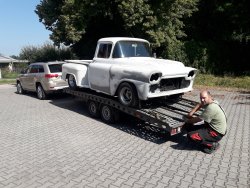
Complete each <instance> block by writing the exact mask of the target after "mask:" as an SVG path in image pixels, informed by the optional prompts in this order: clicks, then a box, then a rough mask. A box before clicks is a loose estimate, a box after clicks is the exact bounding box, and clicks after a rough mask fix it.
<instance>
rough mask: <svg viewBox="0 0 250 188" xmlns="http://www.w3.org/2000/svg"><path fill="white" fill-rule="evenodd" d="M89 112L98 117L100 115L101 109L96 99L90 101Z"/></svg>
mask: <svg viewBox="0 0 250 188" xmlns="http://www.w3.org/2000/svg"><path fill="white" fill-rule="evenodd" d="M88 112H89V114H90V116H91V117H94V118H97V117H99V116H100V111H99V109H98V103H97V102H94V101H91V100H90V101H88Z"/></svg>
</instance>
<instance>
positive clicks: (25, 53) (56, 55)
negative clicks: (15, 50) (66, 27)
mask: <svg viewBox="0 0 250 188" xmlns="http://www.w3.org/2000/svg"><path fill="white" fill-rule="evenodd" d="M75 58H77V57H76V55H75V54H74V53H73V52H72V51H71V49H70V48H67V47H61V48H57V47H55V46H54V45H53V44H51V43H45V44H44V45H42V46H40V47H37V46H26V47H23V48H22V49H21V53H20V55H19V59H24V60H28V61H29V62H30V63H34V62H46V61H56V60H65V59H75Z"/></svg>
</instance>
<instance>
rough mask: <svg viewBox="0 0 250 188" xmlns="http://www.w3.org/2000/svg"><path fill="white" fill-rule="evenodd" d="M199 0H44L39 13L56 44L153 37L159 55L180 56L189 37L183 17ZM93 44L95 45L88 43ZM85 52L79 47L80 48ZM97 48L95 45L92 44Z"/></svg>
mask: <svg viewBox="0 0 250 188" xmlns="http://www.w3.org/2000/svg"><path fill="white" fill-rule="evenodd" d="M196 2H197V0H164V1H160V0H126V1H125V0H106V1H101V0H85V1H81V0H65V1H54V0H44V1H41V3H40V4H39V5H37V8H36V13H37V14H38V16H39V18H40V21H41V22H42V23H43V24H44V25H45V26H46V28H47V29H49V30H50V31H52V34H51V39H52V40H53V41H54V43H55V44H56V45H59V44H60V43H63V44H65V45H73V47H75V49H77V48H78V49H79V48H81V46H83V45H84V43H88V41H91V42H92V45H93V40H94V41H95V42H94V45H95V44H96V41H97V39H99V38H101V37H107V36H132V37H141V38H146V39H148V40H150V42H151V43H152V46H153V48H155V49H156V50H158V52H159V55H160V56H163V57H170V58H174V59H178V58H179V57H180V54H181V52H180V51H181V49H182V47H183V44H182V42H181V39H182V38H183V37H185V33H184V30H183V27H184V23H183V21H182V19H183V18H186V17H189V16H191V15H192V12H193V11H195V10H196V8H195V7H196V6H195V5H196ZM87 46H88V48H91V47H90V46H91V45H87ZM76 51H77V52H78V54H80V55H81V56H84V52H83V53H82V54H81V53H80V52H79V50H76ZM92 51H93V47H92Z"/></svg>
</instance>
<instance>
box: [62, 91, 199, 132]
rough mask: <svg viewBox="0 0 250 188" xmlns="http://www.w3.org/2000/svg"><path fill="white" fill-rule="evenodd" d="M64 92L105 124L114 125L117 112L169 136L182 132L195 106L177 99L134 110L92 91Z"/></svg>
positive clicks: (192, 103) (190, 102) (188, 101)
mask: <svg viewBox="0 0 250 188" xmlns="http://www.w3.org/2000/svg"><path fill="white" fill-rule="evenodd" d="M64 92H65V93H67V94H70V95H73V96H76V97H79V98H80V99H81V100H83V101H84V102H86V103H87V107H88V112H89V114H90V115H91V116H92V117H95V118H97V117H99V116H101V119H102V120H103V121H104V122H106V123H114V122H115V121H116V120H118V117H119V113H118V111H120V112H123V113H126V114H129V115H131V116H134V117H136V118H139V119H141V120H143V121H144V122H146V123H148V124H149V125H151V126H154V127H157V128H160V129H162V130H164V131H167V132H169V133H170V135H171V136H172V135H175V134H178V133H180V132H181V131H182V126H183V124H184V119H185V115H187V113H188V112H190V111H191V109H192V108H193V107H194V106H195V105H196V104H197V102H195V101H192V100H189V99H185V98H179V99H178V100H176V99H174V100H172V99H169V100H164V102H161V103H158V102H156V103H152V104H148V105H145V106H143V107H142V108H139V109H136V108H131V107H127V106H124V105H122V104H121V103H119V102H118V101H116V100H115V99H114V98H112V97H109V96H106V95H102V94H100V93H97V92H93V91H88V90H72V89H70V88H65V89H64ZM162 101H163V100H162ZM117 110H118V111H117ZM199 113H200V111H198V112H197V113H196V114H195V115H199Z"/></svg>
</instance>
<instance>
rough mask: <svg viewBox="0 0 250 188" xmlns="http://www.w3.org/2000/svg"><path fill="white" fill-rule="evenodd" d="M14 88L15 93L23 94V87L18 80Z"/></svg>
mask: <svg viewBox="0 0 250 188" xmlns="http://www.w3.org/2000/svg"><path fill="white" fill-rule="evenodd" d="M16 89H17V93H18V94H24V93H25V91H24V89H23V87H22V85H21V83H20V82H18V83H17V85H16Z"/></svg>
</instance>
